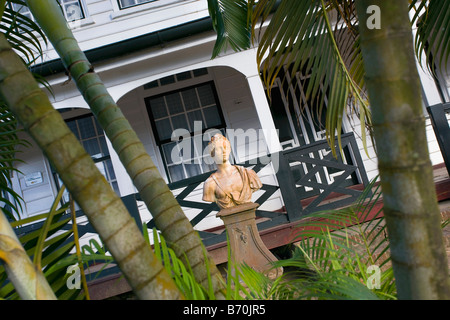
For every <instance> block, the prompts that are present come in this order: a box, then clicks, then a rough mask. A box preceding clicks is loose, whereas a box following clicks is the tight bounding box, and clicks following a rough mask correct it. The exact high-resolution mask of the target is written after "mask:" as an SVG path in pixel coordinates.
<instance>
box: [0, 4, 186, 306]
mask: <svg viewBox="0 0 450 320" xmlns="http://www.w3.org/2000/svg"><path fill="white" fill-rule="evenodd" d="M55 3H56V2H55ZM0 97H1V98H2V99H3V100H4V101H5V102H6V103H7V104H8V106H9V108H10V110H11V111H12V112H13V113H14V115H15V116H16V118H17V119H18V121H19V122H20V123H21V124H22V125H23V126H24V128H25V130H26V131H27V132H28V133H29V134H30V135H31V137H32V138H33V139H34V140H35V141H36V143H37V144H38V146H39V147H40V148H41V150H43V151H44V153H45V154H46V156H47V158H48V159H49V160H50V161H51V163H52V164H53V166H54V167H55V168H56V170H57V172H58V173H59V174H60V176H61V180H62V181H63V182H64V185H65V186H66V188H67V189H68V190H69V192H70V193H71V194H72V196H73V197H74V199H75V200H76V201H77V203H78V204H79V205H80V207H81V208H82V210H83V211H84V213H85V214H86V216H87V217H88V219H89V221H90V223H91V224H92V225H93V227H94V228H95V230H96V231H97V232H98V233H99V235H100V237H101V238H102V239H103V241H104V242H105V244H106V246H107V247H108V248H109V250H110V252H111V254H112V255H113V257H114V259H115V260H116V262H117V263H118V265H119V267H120V269H121V270H122V272H123V273H124V275H125V277H126V278H127V280H128V282H129V283H130V285H131V287H132V288H133V290H134V292H135V293H136V295H137V296H138V297H140V298H142V299H176V298H180V295H181V294H180V291H179V290H178V288H177V287H176V285H175V283H174V282H173V281H172V279H171V277H170V276H169V274H168V273H167V272H166V271H165V269H164V267H163V266H162V264H161V263H160V262H159V261H158V260H157V259H156V257H155V256H154V254H153V251H152V250H151V248H150V246H149V244H148V243H147V242H146V241H145V239H144V237H143V236H142V234H141V232H140V230H139V228H138V226H137V225H136V223H135V221H134V219H133V218H132V217H131V215H130V214H129V213H128V211H127V209H126V207H125V205H124V204H123V202H122V201H121V199H120V197H119V196H118V195H117V194H116V193H115V192H114V191H113V190H112V189H111V187H110V185H109V184H108V182H107V181H106V179H105V178H104V177H103V175H102V174H101V173H100V171H99V170H98V169H97V167H96V166H95V164H94V162H93V160H92V158H91V157H90V155H89V154H88V153H87V152H86V151H85V150H84V148H83V147H82V146H81V144H80V143H79V142H78V140H77V138H76V137H75V135H73V134H72V132H71V131H70V129H69V128H68V127H67V125H66V123H65V122H64V120H63V119H62V117H61V115H60V113H59V112H58V111H56V110H55V109H54V108H53V106H52V105H51V103H50V101H49V99H48V97H47V95H46V94H45V93H44V92H43V91H42V90H41V89H40V88H39V86H38V84H37V83H36V81H35V79H34V78H33V76H32V75H31V74H30V72H29V71H28V69H27V68H26V67H25V65H24V64H23V62H22V60H21V59H20V58H19V57H18V56H17V54H16V53H15V52H14V51H13V50H12V49H11V46H10V45H9V43H8V41H6V39H5V37H4V35H3V34H1V35H0Z"/></svg>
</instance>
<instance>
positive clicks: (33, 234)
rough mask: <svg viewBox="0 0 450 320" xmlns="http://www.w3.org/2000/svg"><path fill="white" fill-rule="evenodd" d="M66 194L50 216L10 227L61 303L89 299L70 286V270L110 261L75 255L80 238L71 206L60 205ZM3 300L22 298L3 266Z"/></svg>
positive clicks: (0, 286) (0, 279)
mask: <svg viewBox="0 0 450 320" xmlns="http://www.w3.org/2000/svg"><path fill="white" fill-rule="evenodd" d="M63 191H64V189H63V188H62V189H61V190H60V192H59V194H58V196H57V197H56V198H55V200H54V201H53V204H52V207H51V209H50V211H49V212H48V213H43V214H39V215H35V216H31V217H28V218H24V219H21V220H18V221H13V222H11V223H10V224H11V227H12V228H14V230H15V232H16V233H17V234H18V235H19V240H20V243H21V244H22V246H23V248H24V250H25V252H26V254H27V255H28V256H29V257H30V258H31V259H32V260H33V264H34V265H35V266H36V268H37V269H39V270H42V271H43V273H44V276H45V278H46V280H47V282H48V283H49V284H50V286H51V288H52V290H53V292H54V293H55V295H56V296H57V297H58V299H62V300H67V299H83V298H85V297H86V296H88V295H87V294H86V293H85V292H86V291H84V292H83V291H82V290H81V288H80V289H78V288H69V287H68V286H67V278H68V276H69V274H68V273H67V268H68V267H69V266H71V265H74V264H77V263H80V262H81V263H82V264H87V263H89V262H90V261H92V260H95V259H99V258H100V259H102V261H104V260H108V257H106V255H104V254H94V255H91V254H89V253H87V254H82V255H81V256H80V255H77V253H73V252H72V251H73V250H74V248H76V246H77V245H78V239H77V237H78V234H77V233H75V230H76V221H75V220H74V219H73V217H71V215H70V214H67V210H68V207H69V203H67V204H65V205H63V206H60V204H59V203H60V201H59V200H60V199H61V196H62V194H63ZM71 221H72V226H71V227H70V222H71ZM74 222H75V223H74ZM30 225H34V228H33V229H30V230H28V229H29V228H30ZM77 251H78V250H77ZM81 280H82V282H83V286H84V288H87V286H86V282H85V281H86V279H85V278H82V279H81ZM85 290H86V289H85ZM0 297H1V298H3V299H8V300H14V299H19V298H20V297H19V294H18V292H16V290H15V288H14V286H13V284H12V283H11V282H9V281H8V278H7V274H6V272H5V269H4V267H3V266H0Z"/></svg>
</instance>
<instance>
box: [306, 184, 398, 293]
mask: <svg viewBox="0 0 450 320" xmlns="http://www.w3.org/2000/svg"><path fill="white" fill-rule="evenodd" d="M379 188H380V187H379V185H376V180H375V179H374V180H373V181H372V182H371V184H370V185H369V186H368V187H367V188H366V189H365V190H364V193H363V195H362V196H361V198H360V200H359V201H358V202H357V203H355V204H354V205H352V206H350V207H348V208H344V209H340V210H335V211H332V212H319V213H314V214H312V215H311V216H309V218H308V219H305V221H303V222H301V224H300V227H301V231H300V232H299V234H298V239H299V240H300V241H299V243H298V245H299V249H298V250H299V254H300V256H302V259H301V261H303V262H304V263H303V266H302V267H303V268H306V269H309V270H312V271H314V272H315V273H316V274H317V275H318V276H319V279H320V278H321V277H323V276H324V275H327V276H326V277H329V276H330V275H329V274H330V273H331V274H335V275H336V274H337V275H338V278H341V277H343V276H344V275H345V276H346V277H348V278H351V279H353V280H352V281H349V284H350V285H353V284H354V282H355V281H356V282H358V283H363V284H367V282H368V281H369V280H370V272H369V271H370V270H371V269H370V268H369V267H370V266H375V267H374V268H377V270H380V279H379V280H380V281H379V285H380V286H379V287H378V288H375V289H373V290H372V292H373V294H375V295H376V296H377V297H378V298H380V299H395V295H396V288H395V282H394V278H393V272H392V266H391V263H390V254H389V242H388V237H387V230H386V225H385V223H384V217H383V213H382V205H381V199H380V197H381V192H380V190H379ZM297 259H298V258H297ZM331 277H332V276H331ZM342 279H343V278H342ZM326 282H327V281H326ZM316 283H320V281H317V282H316ZM321 285H322V284H321ZM311 286H313V284H311ZM311 286H309V287H308V288H309V289H311V288H312V287H311ZM342 288H345V286H343V287H342ZM319 291H320V290H319Z"/></svg>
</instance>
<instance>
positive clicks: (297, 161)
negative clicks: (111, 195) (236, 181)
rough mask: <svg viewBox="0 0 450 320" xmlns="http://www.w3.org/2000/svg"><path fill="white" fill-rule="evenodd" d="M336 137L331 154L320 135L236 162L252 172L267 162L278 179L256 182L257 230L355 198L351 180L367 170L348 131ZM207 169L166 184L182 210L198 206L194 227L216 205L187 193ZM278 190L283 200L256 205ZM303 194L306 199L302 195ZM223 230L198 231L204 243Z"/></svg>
mask: <svg viewBox="0 0 450 320" xmlns="http://www.w3.org/2000/svg"><path fill="white" fill-rule="evenodd" d="M341 141H342V147H343V152H342V154H340V153H339V154H338V157H337V158H334V157H333V155H332V153H331V148H330V146H329V145H328V143H327V142H326V141H325V140H324V141H320V142H316V143H313V144H309V145H306V146H302V147H298V148H294V149H290V150H286V151H282V152H280V153H278V154H272V155H270V156H265V157H263V158H259V159H253V160H249V161H247V162H245V163H241V164H240V165H242V166H244V167H249V168H252V169H253V170H254V171H255V172H256V173H257V174H258V173H259V172H260V171H261V170H263V169H264V168H265V167H266V166H271V167H272V168H273V169H274V170H275V175H276V177H277V180H278V185H270V184H264V185H263V187H262V188H261V190H262V191H263V192H259V193H258V194H259V197H258V198H257V199H255V200H254V201H255V202H256V203H258V204H259V205H260V208H258V210H257V211H256V217H257V219H258V220H257V221H258V223H257V226H258V229H259V230H264V229H267V228H270V227H274V226H278V225H282V224H286V223H290V222H293V221H296V220H299V219H301V218H302V217H304V216H305V215H307V214H309V213H312V212H316V211H319V210H328V209H333V208H337V207H343V206H346V205H348V204H351V203H352V202H354V201H355V200H357V198H358V197H359V196H360V195H361V193H362V191H361V190H357V189H355V188H352V186H354V185H356V184H362V185H364V186H365V185H367V184H368V178H367V174H366V172H365V169H364V166H363V162H362V159H361V155H360V153H359V149H358V146H357V143H356V140H355V137H354V135H353V133H348V134H344V135H342V137H341ZM268 160H269V161H268ZM210 175H211V172H209V173H205V174H203V175H199V176H196V177H194V178H190V179H186V180H183V181H179V182H176V183H172V184H170V185H169V187H170V189H171V190H172V191H176V192H174V193H175V194H177V195H176V199H177V200H178V202H179V204H180V206H181V207H182V208H183V210H186V209H196V210H198V213H197V214H196V216H195V217H193V218H192V219H191V223H192V225H193V226H194V227H195V226H196V225H197V224H198V223H200V222H201V221H202V220H203V219H204V218H205V217H206V216H208V215H209V214H211V213H213V212H217V211H218V207H217V205H216V204H215V203H205V202H200V201H194V200H192V199H190V197H191V196H192V194H193V193H197V194H198V192H199V190H200V189H201V188H202V184H203V182H204V181H205V180H206V179H207V178H208V177H209V176H210ZM278 190H280V191H281V196H282V199H283V203H284V206H283V207H281V208H279V210H275V211H267V210H263V209H261V208H262V207H263V204H264V203H265V202H266V201H267V200H269V199H270V198H271V197H272V195H274V193H275V192H277V191H278ZM330 197H332V199H329V198H330ZM308 198H309V199H310V201H309V202H306V201H302V200H305V199H308ZM324 200H326V202H324ZM302 203H303V205H302ZM147 226H148V227H149V228H152V227H154V223H153V221H152V220H150V221H149V222H148V224H147ZM223 231H224V229H219V230H216V231H199V233H200V236H201V237H202V239H203V241H204V243H205V245H206V246H210V245H213V244H216V243H220V242H224V241H226V235H225V233H224V232H223Z"/></svg>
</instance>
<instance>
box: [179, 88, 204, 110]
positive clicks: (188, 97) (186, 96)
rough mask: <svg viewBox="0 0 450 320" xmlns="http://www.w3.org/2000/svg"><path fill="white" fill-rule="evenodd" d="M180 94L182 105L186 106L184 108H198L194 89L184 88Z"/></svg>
mask: <svg viewBox="0 0 450 320" xmlns="http://www.w3.org/2000/svg"><path fill="white" fill-rule="evenodd" d="M181 95H182V96H183V101H184V106H185V107H186V110H193V109H198V108H200V105H199V104H198V98H197V93H196V92H195V89H189V90H185V91H183V92H182V93H181Z"/></svg>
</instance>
